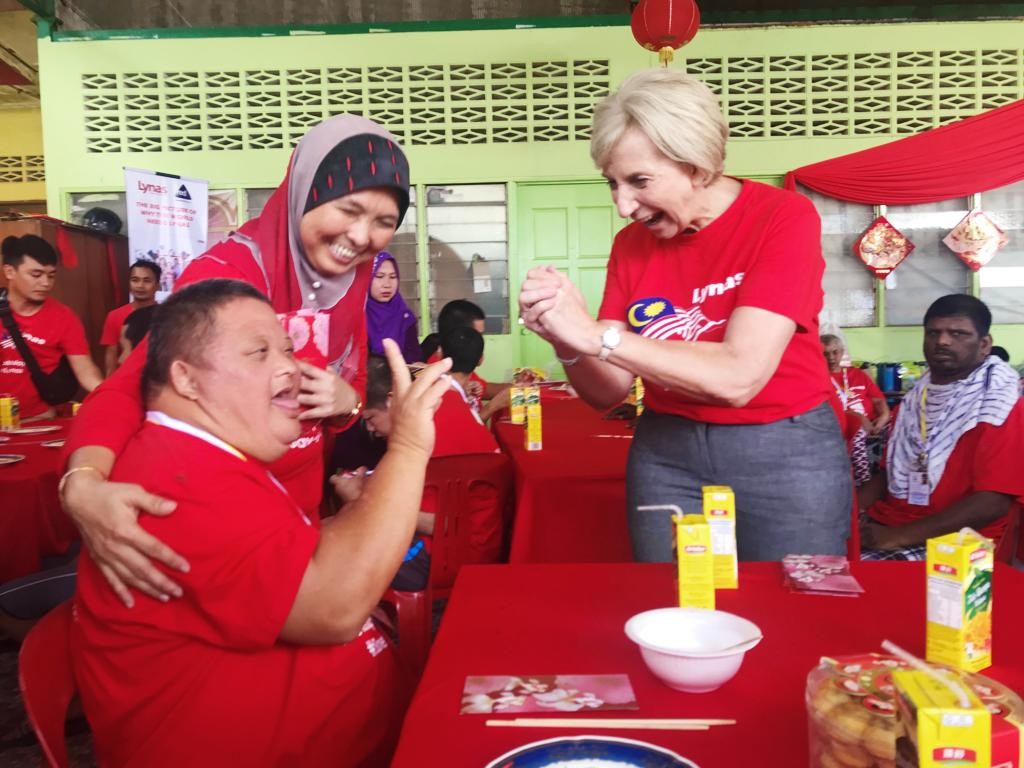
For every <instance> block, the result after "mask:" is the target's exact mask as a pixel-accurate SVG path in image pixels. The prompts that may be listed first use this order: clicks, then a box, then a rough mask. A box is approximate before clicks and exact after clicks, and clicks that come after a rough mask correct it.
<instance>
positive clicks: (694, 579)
mask: <svg viewBox="0 0 1024 768" xmlns="http://www.w3.org/2000/svg"><path fill="white" fill-rule="evenodd" d="M672 527H673V528H674V529H675V530H674V531H673V533H674V538H673V541H674V542H675V552H676V574H677V581H678V587H679V605H680V607H682V608H710V609H714V607H715V561H714V553H713V551H712V548H711V526H709V525H708V521H707V520H706V519H705V518H704V516H703V515H682V514H678V515H673V516H672Z"/></svg>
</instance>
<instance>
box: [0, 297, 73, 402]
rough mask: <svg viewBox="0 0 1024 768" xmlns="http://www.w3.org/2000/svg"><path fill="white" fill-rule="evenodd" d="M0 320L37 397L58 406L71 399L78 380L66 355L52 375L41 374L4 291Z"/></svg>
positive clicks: (0, 304)
mask: <svg viewBox="0 0 1024 768" xmlns="http://www.w3.org/2000/svg"><path fill="white" fill-rule="evenodd" d="M0 320H2V321H3V325H4V328H6V329H7V332H8V333H10V334H11V338H12V339H13V340H14V346H15V347H17V348H18V354H20V355H21V359H22V360H24V361H25V365H27V366H28V372H29V375H30V376H31V377H32V384H34V385H35V388H36V390H37V391H38V392H39V396H40V397H41V398H43V400H45V401H46V402H47V403H48V404H50V405H60V404H61V403H66V402H68V400H70V399H71V398H73V397H74V396H75V394H76V393H77V392H78V379H77V378H75V372H74V371H73V370H71V363H69V362H68V358H67V355H64V356H63V357H61V359H60V362H59V363H58V364H57V367H56V368H54V370H53V373H43V369H42V368H40V367H39V363H38V362H37V361H36V357H35V355H33V354H32V350H31V349H29V348H28V344H26V343H25V339H23V338H22V336H21V329H20V328H18V323H17V322H15V320H14V313H13V312H12V311H11V304H10V302H9V301H8V300H7V291H6V290H4V291H0Z"/></svg>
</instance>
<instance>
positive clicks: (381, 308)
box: [366, 251, 423, 363]
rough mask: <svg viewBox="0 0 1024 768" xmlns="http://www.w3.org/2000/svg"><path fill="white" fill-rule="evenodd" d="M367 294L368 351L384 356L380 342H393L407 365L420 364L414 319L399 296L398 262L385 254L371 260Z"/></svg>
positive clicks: (421, 354)
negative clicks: (385, 340) (371, 268)
mask: <svg viewBox="0 0 1024 768" xmlns="http://www.w3.org/2000/svg"><path fill="white" fill-rule="evenodd" d="M370 275H371V278H370V293H369V297H368V301H367V302H366V331H367V336H368V339H369V343H368V351H369V352H371V353H375V354H378V355H382V354H384V347H383V344H382V342H383V341H384V339H394V340H395V343H396V344H398V345H399V346H400V347H401V349H402V357H404V358H405V362H407V363H421V362H423V353H422V352H421V351H420V343H419V338H418V336H417V328H416V316H415V315H414V314H413V312H412V310H411V309H409V305H408V304H406V303H405V299H403V298H402V294H401V293H400V292H399V277H398V262H397V261H395V257H394V256H392V255H391V254H390V253H388V252H387V251H381V252H380V253H378V254H377V257H376V258H375V259H374V260H373V270H372V272H371V273H370Z"/></svg>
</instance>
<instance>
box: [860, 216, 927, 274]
mask: <svg viewBox="0 0 1024 768" xmlns="http://www.w3.org/2000/svg"><path fill="white" fill-rule="evenodd" d="M913 250H914V244H913V243H912V242H910V240H908V239H907V237H906V236H905V235H904V234H903V233H902V232H900V231H899V230H898V229H896V227H894V226H893V225H892V224H890V223H889V221H888V219H886V218H885V216H879V217H878V218H877V219H875V220H874V221H873V222H871V226H870V227H868V228H867V229H866V230H864V234H863V235H861V236H860V238H859V239H858V240H857V242H856V243H854V244H853V253H854V255H855V256H856V257H857V258H858V259H860V260H861V261H863V262H864V264H865V266H867V268H868V269H870V270H871V271H872V272H874V274H875V277H877V278H878V279H879V280H883V279H885V277H886V276H887V275H888V274H889V273H890V272H892V271H893V270H894V269H896V267H898V266H899V265H900V263H901V262H902V261H903V260H904V259H905V258H907V256H909V255H910V252H911V251H913Z"/></svg>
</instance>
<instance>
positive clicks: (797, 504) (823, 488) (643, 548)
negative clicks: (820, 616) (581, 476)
mask: <svg viewBox="0 0 1024 768" xmlns="http://www.w3.org/2000/svg"><path fill="white" fill-rule="evenodd" d="M852 483H853V481H852V476H851V468H850V458H849V455H848V454H847V452H846V445H845V444H844V442H843V437H842V434H841V433H840V431H839V424H838V422H837V421H836V417H835V412H834V411H833V410H832V408H831V406H829V404H828V403H823V404H822V405H819V406H817V407H816V408H812V409H811V410H809V411H807V412H806V413H803V414H800V415H799V416H793V417H791V418H787V419H780V420H779V421H775V422H771V423H769V424H743V425H720V424H705V423H702V422H696V421H690V420H689V419H684V418H682V417H680V416H672V415H667V414H661V413H654V412H652V411H650V410H648V411H645V412H644V414H643V416H642V417H641V418H640V423H639V424H638V425H637V430H636V436H635V438H634V439H633V446H632V448H631V449H630V452H629V462H628V464H627V469H626V504H627V515H628V518H629V531H630V536H631V538H632V544H633V557H634V559H636V560H638V561H641V562H667V561H669V560H671V559H672V536H673V529H672V526H671V521H670V517H671V512H660V511H658V512H654V511H639V510H638V509H637V507H640V506H646V505H655V504H676V505H678V506H679V507H681V508H682V510H683V511H684V512H686V513H698V514H699V513H700V512H702V511H703V498H702V491H701V488H702V487H703V486H705V485H728V486H731V487H732V489H733V491H734V492H735V494H736V544H737V550H738V554H739V559H740V560H780V559H781V558H782V557H784V556H785V555H787V554H791V553H792V554H830V555H838V554H845V552H846V539H847V537H848V536H849V533H850V521H851V512H852V507H853V485H852Z"/></svg>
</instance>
